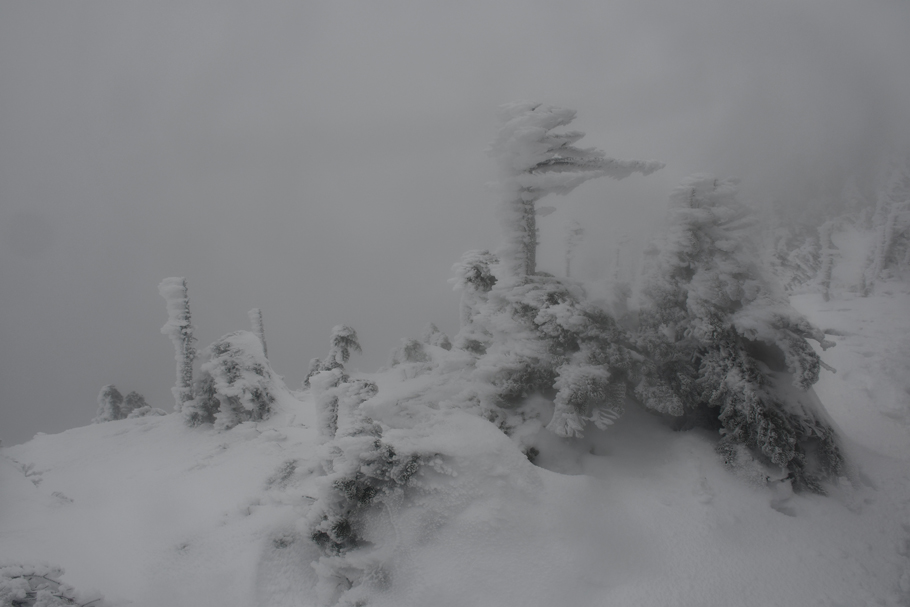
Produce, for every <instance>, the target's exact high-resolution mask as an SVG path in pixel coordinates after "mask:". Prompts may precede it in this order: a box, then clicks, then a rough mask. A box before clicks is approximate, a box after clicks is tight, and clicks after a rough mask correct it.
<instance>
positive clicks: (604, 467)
mask: <svg viewBox="0 0 910 607" xmlns="http://www.w3.org/2000/svg"><path fill="white" fill-rule="evenodd" d="M794 304H795V305H796V307H797V308H798V309H799V310H800V311H801V312H803V313H804V314H806V315H807V316H808V317H809V319H810V320H811V321H812V322H814V323H815V324H817V325H818V326H820V327H821V328H823V329H825V330H827V331H828V332H829V334H830V335H829V338H830V339H833V340H834V341H836V342H837V347H836V348H834V349H829V350H828V351H827V352H825V353H824V354H823V358H824V360H825V362H827V363H828V364H830V365H831V366H833V367H835V368H836V369H837V373H836V374H832V373H829V372H824V373H823V376H822V379H821V381H820V382H819V383H818V384H817V385H816V392H817V393H818V395H819V397H820V398H821V401H822V402H823V403H824V405H825V407H826V408H827V410H828V412H829V414H830V415H831V417H832V419H833V421H834V423H835V424H836V426H837V427H838V428H839V430H840V432H841V433H842V436H843V439H844V442H845V450H846V452H847V454H848V455H849V457H850V462H851V478H850V479H849V480H848V479H846V478H845V479H843V480H842V482H841V484H840V485H839V486H837V487H832V488H831V491H830V493H831V494H830V495H829V496H827V497H822V496H816V495H794V494H793V493H792V492H791V491H790V490H789V487H788V486H787V485H785V484H782V483H777V485H776V486H773V487H770V488H768V487H759V486H755V485H752V484H750V483H749V482H748V480H746V479H742V478H739V477H736V476H735V475H733V474H732V473H731V472H730V471H728V470H727V469H725V468H724V467H723V466H722V464H721V463H720V462H719V460H718V458H717V456H716V455H715V454H714V452H713V449H712V445H711V442H710V440H709V438H710V437H708V436H707V435H706V434H704V433H702V431H698V430H696V431H689V432H673V431H672V430H670V429H669V428H668V427H667V426H666V425H665V424H664V422H662V421H661V420H660V419H659V418H657V417H655V416H652V415H650V414H648V413H645V412H643V411H640V410H636V409H630V410H628V411H627V412H626V414H625V415H624V416H623V417H622V418H621V419H620V420H619V421H618V422H617V423H616V424H615V425H614V426H613V427H611V428H610V429H609V430H607V431H599V430H594V429H593V428H592V429H591V430H589V431H587V432H586V436H585V438H584V439H580V440H576V439H571V440H569V439H559V438H557V437H555V436H553V435H550V434H548V433H546V432H545V431H540V426H539V422H535V423H536V424H537V425H536V426H535V425H534V424H529V425H527V426H525V427H523V428H522V429H521V431H520V432H519V435H518V438H517V439H516V440H512V439H509V438H507V437H506V436H505V435H504V434H502V433H501V432H500V431H499V430H498V429H497V428H496V427H495V426H494V425H493V424H492V423H490V422H488V421H486V420H485V419H483V418H482V417H479V416H477V415H474V414H472V413H471V412H468V411H466V410H464V408H463V407H458V406H453V403H456V402H458V401H459V399H460V398H462V397H463V391H464V390H465V380H464V379H463V377H462V369H463V368H464V365H465V361H464V360H463V358H460V355H459V354H457V353H452V352H446V351H443V350H441V349H439V348H431V350H432V354H433V359H434V361H435V362H434V363H433V364H426V365H420V364H405V365H399V366H396V367H394V368H392V369H390V370H388V371H385V372H382V373H379V374H376V375H371V376H366V377H368V378H369V379H372V380H373V381H376V382H377V384H378V386H379V393H378V395H377V396H375V397H374V398H373V399H371V400H369V401H367V402H366V403H364V405H363V406H362V409H363V410H364V412H365V413H366V414H367V415H369V416H370V417H372V418H373V419H375V420H376V421H378V422H379V423H380V424H382V427H383V440H384V441H386V442H387V443H389V444H392V445H394V446H395V448H396V449H397V450H398V451H399V452H402V453H404V452H406V451H407V450H411V451H413V452H420V453H437V454H439V457H438V459H437V460H435V463H434V464H433V465H428V466H424V467H423V468H422V469H421V471H420V472H419V473H418V474H417V475H416V476H415V477H414V479H413V483H412V485H413V487H411V488H409V489H408V490H407V491H405V492H404V493H402V494H400V495H399V496H398V497H397V498H396V499H388V500H385V501H383V502H382V503H381V505H380V507H378V508H377V509H376V512H374V513H373V514H372V515H371V516H372V522H371V527H370V532H369V537H368V538H367V539H370V540H371V541H372V542H373V544H372V546H371V547H370V548H369V549H368V550H367V551H366V552H365V556H364V558H367V559H373V560H374V561H377V562H380V561H381V563H382V568H383V570H384V571H385V572H386V573H387V574H388V577H387V580H386V582H385V583H384V584H375V585H374V586H371V588H372V589H371V590H370V591H369V594H370V604H371V605H376V606H390V607H391V606H395V607H408V606H414V607H417V606H420V607H425V606H428V605H432V606H434V607H446V606H452V607H454V606H459V607H461V606H475V605H476V606H487V605H489V606H500V607H508V606H516V607H518V606H521V607H530V606H541V607H543V606H554V605H572V606H588V605H590V606H595V605H597V606H607V605H616V606H624V607H625V606H637V607H648V606H654V607H657V606H660V607H667V606H672V605H679V606H696V605H697V606H714V605H716V606H739V605H742V606H755V607H759V606H762V607H764V606H781V607H784V606H815V605H817V606H826V607H858V606H865V605H869V606H871V605H894V606H897V605H910V289H907V288H906V287H905V286H902V285H899V284H897V283H895V284H893V285H888V284H883V285H882V288H880V289H879V290H878V291H877V294H876V295H874V296H871V297H868V298H861V297H854V296H851V295H849V294H844V295H839V296H838V297H837V298H836V299H833V300H832V301H830V302H827V303H826V302H824V301H822V299H821V297H820V296H818V295H799V296H796V297H794ZM540 406H541V407H547V406H548V405H547V404H546V403H544V402H541V403H540ZM276 410H277V414H276V415H274V416H273V417H272V418H270V419H268V420H266V421H264V422H259V423H258V424H254V423H252V422H247V423H244V424H241V425H239V426H237V427H235V428H233V429H231V430H228V431H225V432H220V433H219V432H215V431H214V430H213V429H211V427H208V428H195V429H191V428H187V427H185V426H184V425H183V423H182V419H181V418H180V416H179V415H168V416H164V417H144V418H139V419H128V420H121V421H113V422H107V423H102V424H96V425H92V426H88V427H84V428H76V429H73V430H69V431H67V432H63V433H61V434H58V435H53V436H49V435H39V436H37V437H35V439H33V440H32V441H30V442H28V443H26V444H24V445H17V446H14V447H8V448H4V449H3V450H2V451H0V453H2V457H0V563H2V562H19V563H28V562H37V561H48V562H50V563H52V564H55V565H59V566H62V567H63V568H65V569H66V574H65V575H64V576H63V580H64V581H66V582H67V583H69V584H71V585H73V586H75V587H77V588H80V589H89V588H97V589H98V590H100V591H101V592H103V593H104V594H105V596H106V597H107V598H108V599H109V600H112V601H122V602H123V603H125V604H133V605H137V606H149V607H156V606H163V605H168V606H184V605H185V606H193V607H199V606H203V605H213V606H215V605H217V606H219V607H230V606H234V605H236V606H241V605H243V606H249V605H257V606H258V605H262V606H265V605H268V606H270V607H272V606H275V607H280V606H285V605H287V606H291V605H295V606H309V605H318V604H319V601H320V600H328V599H332V598H337V597H333V596H332V595H331V593H329V594H327V593H326V590H325V583H324V582H323V584H322V586H320V585H319V582H318V575H317V571H316V569H314V567H313V566H312V563H314V562H315V561H317V560H318V559H319V558H320V556H321V552H320V551H319V549H318V548H317V547H316V546H315V545H314V544H313V543H312V542H310V541H309V540H308V539H307V537H306V534H305V528H304V526H303V523H302V521H304V520H305V519H306V516H307V513H308V511H309V509H310V508H311V507H312V505H313V503H314V502H315V501H316V499H317V496H318V495H319V491H320V490H321V489H320V478H324V475H325V472H326V471H325V466H324V464H323V462H324V461H325V460H326V458H327V456H328V455H327V453H326V450H327V449H329V448H330V445H328V444H327V443H325V441H324V439H321V438H320V437H319V436H318V435H317V432H316V429H315V423H316V418H315V414H314V403H313V401H312V396H311V395H310V393H309V392H300V393H293V392H291V391H287V390H286V389H283V388H282V389H281V390H279V392H278V401H277V403H276ZM531 446H533V447H535V448H536V449H537V450H538V451H539V455H538V456H537V457H536V463H537V464H538V465H534V464H532V463H531V462H530V461H529V460H528V458H527V457H526V456H525V455H524V453H523V452H522V449H525V450H526V449H527V448H528V447H531Z"/></svg>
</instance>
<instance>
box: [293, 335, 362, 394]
mask: <svg viewBox="0 0 910 607" xmlns="http://www.w3.org/2000/svg"><path fill="white" fill-rule="evenodd" d="M351 351H354V352H363V350H362V349H361V348H360V342H359V341H357V331H355V330H354V329H352V328H351V327H349V326H347V325H336V326H334V327H332V337H331V338H330V340H329V354H328V356H326V357H325V358H324V359H323V360H319V359H318V358H314V359H312V360H310V368H309V370H308V371H307V375H306V378H304V380H303V385H304V386H309V385H310V378H312V377H313V376H314V375H316V374H317V373H319V372H321V371H331V370H332V369H339V368H340V369H342V370H344V363H346V362H348V359H349V358H350V357H351Z"/></svg>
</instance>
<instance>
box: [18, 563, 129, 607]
mask: <svg viewBox="0 0 910 607" xmlns="http://www.w3.org/2000/svg"><path fill="white" fill-rule="evenodd" d="M63 573H64V571H63V569H62V568H60V567H52V566H51V565H48V564H46V563H41V564H20V563H16V564H0V607H61V606H65V605H78V606H79V607H88V606H89V605H91V606H92V607H111V605H110V603H108V602H107V601H105V600H104V597H103V596H101V595H100V594H99V593H97V592H94V593H84V592H78V591H77V590H76V589H75V588H73V587H72V586H70V585H69V584H66V583H64V582H61V581H60V577H61V576H62V575H63Z"/></svg>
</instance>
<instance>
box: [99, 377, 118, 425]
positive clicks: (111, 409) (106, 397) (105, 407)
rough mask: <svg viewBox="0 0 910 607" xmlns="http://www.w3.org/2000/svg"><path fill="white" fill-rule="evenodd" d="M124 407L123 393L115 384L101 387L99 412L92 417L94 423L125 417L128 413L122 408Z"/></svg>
mask: <svg viewBox="0 0 910 607" xmlns="http://www.w3.org/2000/svg"><path fill="white" fill-rule="evenodd" d="M122 407H123V395H122V394H120V391H119V390H118V389H117V387H116V386H114V384H108V385H106V386H104V387H103V388H101V392H100V393H99V394H98V413H97V414H96V415H95V418H94V419H92V423H94V424H99V423H101V422H110V421H114V420H115V419H123V418H124V417H126V415H125V414H124V413H123V411H122V410H121V408H122Z"/></svg>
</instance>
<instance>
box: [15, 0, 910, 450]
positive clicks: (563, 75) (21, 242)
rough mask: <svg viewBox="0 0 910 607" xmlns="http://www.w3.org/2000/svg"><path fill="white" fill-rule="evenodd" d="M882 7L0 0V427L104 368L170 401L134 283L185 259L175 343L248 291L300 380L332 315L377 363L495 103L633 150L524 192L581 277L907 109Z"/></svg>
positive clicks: (156, 314)
mask: <svg viewBox="0 0 910 607" xmlns="http://www.w3.org/2000/svg"><path fill="white" fill-rule="evenodd" d="M908 9H910V4H908V3H907V2H906V1H905V0H891V1H880V0H861V1H860V0H857V1H852V2H848V1H843V0H812V1H808V0H807V1H800V0H780V1H761V0H753V1H748V2H747V1H735V0H734V1H731V0H723V1H722V0H693V1H682V2H681V1H679V0H655V1H648V0H619V1H611V2H604V1H603V0H596V1H590V2H574V1H566V0H563V1H560V2H558V3H557V2H527V1H523V2H518V1H515V2H499V1H490V0H483V1H479V0H478V1H474V0H467V1H460V2H448V3H438V2H437V3H429V2H417V1H411V2H404V1H377V0H372V1H363V2H349V1H344V0H340V1H338V0H336V1H332V2H318V1H313V2H297V1H294V2H255V3H250V2H238V1H226V0H218V1H217V2H187V1H186V0H180V1H179V2H170V1H162V0H156V1H155V2H126V1H124V2H93V1H82V2H42V1H36V0H29V1H24V0H23V1H19V0H15V1H9V2H3V3H0V439H2V440H3V442H4V444H7V445H9V444H15V443H19V442H23V441H25V440H28V439H29V438H30V437H31V436H32V435H33V434H34V433H35V432H37V431H42V432H48V433H51V432H59V431H62V430H64V429H66V428H70V427H74V426H80V425H84V424H86V423H88V422H89V421H90V419H91V418H92V416H93V415H94V413H95V409H96V407H97V405H96V397H97V394H98V392H99V390H100V389H101V387H102V386H103V385H104V384H108V383H114V384H115V385H117V387H118V388H119V389H120V391H121V392H123V393H124V394H125V393H126V392H128V391H130V390H137V391H139V392H140V393H142V394H143V395H145V396H146V398H147V399H148V401H149V402H150V404H152V405H153V406H157V407H161V408H163V409H166V410H168V411H170V410H172V408H173V404H174V403H173V399H172V397H171V395H170V391H169V388H170V386H171V385H173V383H174V380H175V369H174V360H173V349H172V346H171V343H170V341H169V340H168V339H167V338H166V337H165V336H164V335H161V334H160V332H159V329H160V327H161V326H162V325H163V324H164V322H165V321H166V311H165V306H164V300H163V299H161V297H160V296H159V295H158V293H157V285H158V283H159V282H160V281H161V279H163V278H165V277H167V276H186V277H187V279H188V283H189V293H190V300H191V307H192V312H193V318H194V322H195V324H196V326H197V336H198V337H199V340H200V346H205V345H207V344H209V343H211V342H212V341H214V340H215V339H217V338H218V337H220V336H221V335H223V334H225V333H228V332H230V331H233V330H237V329H248V328H249V321H248V318H247V311H248V310H249V309H250V308H253V307H260V308H262V310H263V314H264V318H265V328H266V338H267V341H268V346H269V354H270V357H271V360H272V364H273V366H274V367H275V369H276V370H277V371H278V373H281V374H283V375H284V376H285V379H286V381H287V383H288V385H289V386H291V387H292V388H295V387H299V385H300V381H301V379H302V378H303V375H304V374H305V371H306V368H307V364H308V361H309V359H310V358H312V357H316V356H320V357H321V356H323V355H324V354H325V353H326V351H327V347H328V344H327V341H328V337H329V332H330V330H331V328H332V326H334V325H336V324H339V323H345V324H350V325H352V326H353V327H354V328H355V329H357V331H358V333H359V335H360V338H361V343H362V345H363V348H364V354H363V355H361V356H355V357H354V358H353V359H352V362H351V365H350V366H349V367H350V368H359V369H360V370H363V371H373V370H375V369H376V368H378V367H379V366H380V365H382V364H384V363H385V362H386V360H387V356H388V352H389V350H390V349H391V348H392V347H394V346H395V345H396V344H397V343H398V340H399V339H400V338H402V337H407V336H417V335H418V334H419V332H420V330H421V328H422V327H423V325H425V324H426V323H427V322H429V321H433V322H435V323H436V324H437V325H439V326H440V327H441V328H442V329H443V330H445V331H446V332H448V333H449V334H453V333H455V332H456V331H457V329H458V296H457V294H455V293H453V292H452V291H451V288H450V285H448V284H447V282H446V280H447V279H448V278H449V276H450V271H449V270H450V268H451V266H452V264H453V263H454V262H455V261H457V260H458V259H459V257H460V256H461V254H462V252H464V251H465V250H468V249H472V248H495V247H497V246H498V245H499V243H500V238H499V226H498V224H497V222H496V219H495V215H494V210H495V203H496V195H495V193H494V192H493V191H492V190H491V189H489V188H488V187H487V184H488V183H489V182H490V181H491V180H493V179H494V178H495V173H494V170H493V166H492V161H491V160H490V159H489V158H488V157H487V156H486V155H485V153H484V150H485V148H486V146H487V144H488V142H489V141H490V140H491V139H493V137H494V136H495V133H496V128H497V122H496V108H497V107H498V106H499V105H500V104H502V103H506V102H510V101H517V100H523V99H530V100H536V101H540V102H544V103H549V104H553V105H559V106H565V107H570V108H573V109H576V110H578V119H577V120H576V122H575V123H573V124H572V127H573V128H577V129H579V130H582V131H585V132H586V133H587V137H585V139H583V140H582V141H581V142H580V144H579V145H587V146H596V147H599V148H601V149H603V150H605V151H606V152H607V153H608V154H609V155H611V156H615V157H618V158H624V159H657V160H661V161H663V162H665V163H667V167H666V168H665V169H664V170H662V171H660V172H659V173H656V174H654V175H652V176H649V177H640V176H633V177H630V178H628V179H626V180H624V181H620V182H613V181H608V180H597V181H593V182H589V183H588V184H585V185H584V186H582V187H580V188H578V189H577V190H576V191H575V192H573V193H572V194H571V195H570V196H568V197H565V198H558V199H554V200H552V201H546V202H544V203H543V204H545V205H550V204H552V205H553V206H557V207H558V209H559V210H558V211H557V212H556V213H554V214H552V215H550V216H549V217H547V218H546V219H543V220H542V221H541V224H542V226H541V229H542V240H543V245H542V251H541V257H542V259H541V263H540V265H541V269H544V270H548V271H552V272H554V273H559V272H560V270H561V267H562V261H561V252H560V247H559V240H560V235H561V232H562V230H563V228H564V226H565V224H566V222H567V221H569V220H570V219H577V220H579V221H581V222H582V223H583V225H584V226H585V228H586V230H587V235H586V238H587V244H586V248H585V258H584V259H583V260H582V261H580V262H579V263H580V264H581V267H582V268H583V270H584V272H585V273H586V275H587V276H586V277H587V278H588V279H590V280H592V281H594V280H596V279H597V278H598V276H599V275H602V274H603V271H604V270H603V268H604V267H605V264H606V262H607V261H608V259H607V257H606V256H607V255H608V252H609V250H610V245H611V243H613V242H615V239H616V237H617V236H618V235H619V234H620V233H622V232H630V233H632V234H633V235H634V240H636V241H641V240H642V239H643V238H645V237H646V236H647V234H648V230H649V229H650V228H649V227H648V226H650V225H652V224H653V222H655V221H657V220H659V218H660V217H661V215H662V212H663V210H664V208H665V206H666V201H667V196H668V194H669V191H670V189H672V187H673V186H674V185H675V184H676V183H677V182H678V181H679V180H680V179H681V178H682V177H684V176H685V175H687V174H688V173H691V172H696V171H706V172H712V173H715V174H718V175H722V176H731V175H736V176H739V177H741V178H743V180H744V189H745V190H746V191H747V192H751V194H750V195H751V196H755V197H761V196H765V197H774V196H777V197H780V196H787V195H788V194H787V192H789V193H790V194H789V196H790V197H791V198H798V196H795V195H794V194H793V192H801V191H813V188H818V187H821V186H820V185H819V184H820V183H821V182H823V181H824V180H826V179H831V178H832V176H836V175H839V174H842V173H843V172H844V171H845V170H848V169H849V168H850V167H851V166H856V165H861V164H862V163H865V162H870V161H871V160H870V159H871V158H874V157H875V156H876V155H877V154H880V153H881V151H882V150H885V149H886V148H889V147H890V146H894V145H906V144H907V142H908V138H907V134H908V128H907V127H908V125H910V120H908V117H910V60H908V58H910V35H908V34H910V10H908Z"/></svg>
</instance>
